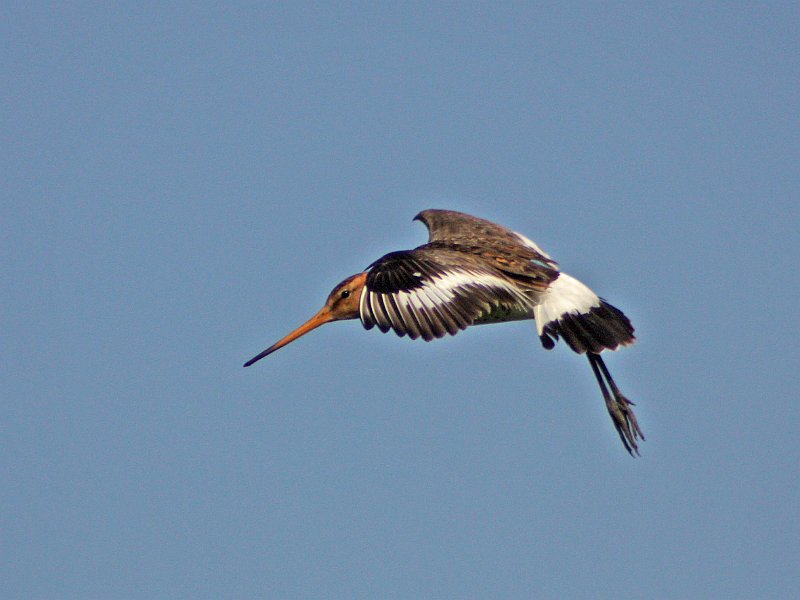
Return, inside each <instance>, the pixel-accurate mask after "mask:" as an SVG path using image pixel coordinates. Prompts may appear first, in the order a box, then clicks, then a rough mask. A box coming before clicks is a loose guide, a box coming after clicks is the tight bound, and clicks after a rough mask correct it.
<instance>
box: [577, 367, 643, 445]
mask: <svg viewBox="0 0 800 600" xmlns="http://www.w3.org/2000/svg"><path fill="white" fill-rule="evenodd" d="M586 356H587V357H588V358H589V364H591V365H592V371H594V376H595V378H597V383H598V384H599V385H600V391H601V392H603V399H604V400H605V402H606V408H607V409H608V414H609V415H611V420H612V421H613V422H614V427H615V428H616V429H617V433H618V434H619V438H620V439H621V440H622V443H623V445H624V446H625V449H626V450H627V451H628V452H629V453H630V454H631V456H634V455H637V454H639V447H638V446H637V444H636V440H637V439H641V440H644V434H643V433H642V430H641V429H640V428H639V423H637V422H636V415H635V414H633V408H631V407H632V406H633V402H631V401H630V400H628V399H627V398H626V397H625V396H623V395H622V392H620V391H619V388H618V387H617V384H616V383H614V379H612V377H611V373H609V372H608V368H607V367H606V364H605V362H603V359H602V358H600V355H599V354H594V353H592V352H587V353H586ZM604 377H605V381H604V379H603V378H604ZM606 381H607V382H608V387H607V386H606ZM609 387H610V388H611V391H610V392H609V389H608V388H609Z"/></svg>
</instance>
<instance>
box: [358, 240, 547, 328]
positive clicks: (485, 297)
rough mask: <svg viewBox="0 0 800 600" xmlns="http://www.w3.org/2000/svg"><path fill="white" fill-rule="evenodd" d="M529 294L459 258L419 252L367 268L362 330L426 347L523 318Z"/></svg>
mask: <svg viewBox="0 0 800 600" xmlns="http://www.w3.org/2000/svg"><path fill="white" fill-rule="evenodd" d="M535 293H536V292H535V290H534V289H533V288H532V289H531V290H530V292H528V291H526V290H524V289H522V288H520V286H519V285H518V284H517V283H516V282H514V281H512V280H510V279H509V278H508V277H506V276H504V275H503V274H502V273H500V272H498V271H495V270H493V269H491V268H488V267H483V266H481V264H480V262H479V261H475V260H474V259H472V260H471V259H470V258H469V257H464V255H463V254H461V253H458V252H455V251H452V250H441V249H439V250H432V249H430V248H427V247H424V248H419V249H416V250H408V251H401V252H392V253H391V254H387V255H386V256H384V257H383V258H381V259H379V260H377V261H375V262H374V263H372V264H371V265H370V266H369V267H368V271H367V281H366V284H365V286H364V291H363V292H362V296H361V302H360V307H359V308H360V316H361V321H362V323H363V324H364V327H365V328H367V329H371V328H372V327H374V326H377V327H378V328H379V329H380V330H381V331H383V332H384V333H385V332H387V331H389V330H390V329H391V330H394V332H395V333H396V334H397V335H399V336H404V335H408V336H409V337H410V338H411V339H416V338H418V337H421V338H423V339H424V340H425V341H430V340H432V339H435V338H440V337H443V336H445V335H447V334H450V335H455V334H456V333H458V332H459V331H461V330H462V329H466V328H467V327H469V326H470V325H473V324H475V323H480V322H489V321H491V320H492V318H493V315H503V317H504V320H505V319H507V318H508V316H509V315H512V316H516V318H529V317H530V316H531V314H532V310H533V304H534V298H535Z"/></svg>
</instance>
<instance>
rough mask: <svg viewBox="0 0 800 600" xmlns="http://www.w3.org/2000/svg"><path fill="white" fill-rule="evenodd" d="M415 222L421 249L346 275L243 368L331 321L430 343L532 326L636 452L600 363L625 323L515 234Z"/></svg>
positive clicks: (629, 330)
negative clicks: (583, 362)
mask: <svg viewBox="0 0 800 600" xmlns="http://www.w3.org/2000/svg"><path fill="white" fill-rule="evenodd" d="M414 220H416V221H421V222H422V223H424V224H425V226H426V227H427V228H428V232H429V239H428V243H427V244H423V245H422V246H419V247H417V248H414V249H413V250H400V251H398V252H390V253H389V254H387V255H385V256H383V257H381V258H379V259H378V260H376V261H375V262H373V263H372V264H371V265H369V266H368V267H367V268H366V270H365V271H363V272H361V273H356V274H355V275H351V276H350V277H348V278H347V279H345V280H344V281H342V282H341V283H340V284H339V285H337V286H336V287H335V288H333V291H332V292H331V293H330V295H329V296H328V299H327V301H326V302H325V306H323V307H322V309H321V310H320V311H319V312H318V313H317V314H315V315H314V316H313V317H311V319H309V320H308V321H307V322H306V323H305V324H303V325H301V326H300V327H298V328H297V329H295V330H294V331H292V332H291V333H290V334H288V335H287V336H286V337H284V338H282V339H281V340H279V341H277V342H276V343H275V344H273V345H272V346H270V347H269V348H267V349H266V350H264V351H263V352H261V353H260V354H258V355H256V356H255V357H253V358H251V359H250V360H248V361H247V362H246V363H245V364H244V366H245V367H249V366H250V365H252V364H253V363H255V362H256V361H259V360H261V359H262V358H264V357H265V356H267V355H269V354H271V353H273V352H275V351H276V350H278V349H279V348H282V347H283V346H285V345H287V344H289V343H290V342H292V341H294V340H296V339H297V338H299V337H300V336H302V335H305V334H306V333H308V332H309V331H311V330H313V329H315V328H317V327H319V326H320V325H323V324H325V323H329V322H331V321H341V320H345V319H361V323H362V324H363V325H364V328H365V329H372V328H373V327H376V326H377V327H378V329H380V330H381V331H382V332H384V333H386V332H388V331H389V330H393V331H394V332H395V333H396V334H397V335H398V336H401V337H402V336H405V335H407V336H409V337H410V338H411V339H418V338H422V339H423V340H425V341H426V342H429V341H431V340H433V339H437V338H441V337H444V336H445V335H448V334H449V335H455V334H457V333H458V332H459V331H461V330H463V329H466V328H467V327H469V326H470V325H481V324H485V323H501V322H506V321H518V320H523V319H534V320H535V321H536V329H537V333H538V335H539V340H540V341H541V343H542V346H544V348H546V349H547V350H551V349H553V348H554V347H555V344H556V341H558V340H559V339H563V340H564V342H566V344H567V345H568V346H569V347H570V348H571V349H572V350H573V351H575V352H576V353H578V354H586V356H587V358H588V359H589V364H590V365H591V367H592V371H593V373H594V376H595V378H596V379H597V383H598V385H599V386H600V391H601V393H602V394H603V399H604V400H605V404H606V408H607V409H608V413H609V415H611V420H612V421H613V423H614V427H615V428H616V430H617V433H618V434H619V437H620V439H621V440H622V443H623V445H624V446H625V449H626V450H627V451H628V452H629V453H630V454H631V455H634V454H638V453H639V448H638V445H637V443H636V442H637V440H644V435H643V434H642V430H641V429H640V427H639V424H638V423H637V422H636V416H635V415H634V413H633V408H632V407H633V403H632V402H631V401H630V400H628V399H627V398H626V397H625V396H623V395H622V393H621V392H620V391H619V388H618V387H617V385H616V383H614V379H612V377H611V374H610V373H609V371H608V368H607V367H606V364H605V362H603V359H602V357H601V356H600V354H601V352H603V351H604V350H616V349H617V348H619V347H620V346H628V345H630V344H633V343H634V341H635V339H636V338H635V337H634V334H633V333H634V329H633V325H631V322H630V320H629V319H628V317H626V316H625V315H624V314H623V313H622V311H620V310H619V309H617V308H615V307H614V306H612V305H611V304H609V303H608V302H606V301H605V300H604V299H603V298H600V297H599V296H597V294H595V293H594V292H593V291H592V290H591V289H589V288H588V287H587V286H586V285H584V284H583V283H581V282H580V281H578V280H577V279H575V278H574V277H571V276H570V275H567V274H566V273H562V272H561V271H560V270H559V265H558V263H556V262H555V261H554V260H553V259H552V258H550V256H549V255H548V254H547V253H545V252H544V251H543V250H542V249H541V248H540V247H539V246H537V245H536V244H535V243H534V242H533V241H531V240H530V239H528V238H527V237H525V236H524V235H522V234H519V233H516V232H514V231H511V230H510V229H506V228H505V227H502V226H500V225H497V224H495V223H492V222H490V221H487V220H485V219H480V218H478V217H473V216H471V215H467V214H464V213H460V212H456V211H452V210H437V209H430V210H424V211H422V212H421V213H419V214H418V215H417V216H416V217H414Z"/></svg>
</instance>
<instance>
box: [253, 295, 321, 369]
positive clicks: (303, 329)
mask: <svg viewBox="0 0 800 600" xmlns="http://www.w3.org/2000/svg"><path fill="white" fill-rule="evenodd" d="M333 320H335V319H334V316H333V315H332V314H331V311H330V309H328V307H327V306H323V307H322V310H321V311H319V312H318V313H317V314H315V315H314V316H313V317H311V318H310V319H309V320H308V321H307V322H306V323H304V324H303V325H300V327H298V328H297V329H295V330H294V331H293V332H292V333H290V334H289V335H287V336H286V337H285V338H283V339H281V340H279V341H277V342H275V343H274V344H272V346H270V347H269V348H267V349H266V350H264V351H263V352H261V353H260V354H258V355H256V356H254V357H253V358H251V359H250V360H248V361H247V362H246V363H244V366H245V367H249V366H250V365H252V364H253V363H254V362H258V361H259V360H261V359H262V358H264V357H265V356H267V355H269V354H272V353H273V352H275V350H278V349H280V348H283V347H284V346H285V345H286V344H289V343H290V342H293V341H295V340H296V339H297V338H299V337H300V336H301V335H305V334H307V333H308V332H309V331H311V330H312V329H316V328H317V327H319V326H320V325H324V324H325V323H329V322H331V321H333Z"/></svg>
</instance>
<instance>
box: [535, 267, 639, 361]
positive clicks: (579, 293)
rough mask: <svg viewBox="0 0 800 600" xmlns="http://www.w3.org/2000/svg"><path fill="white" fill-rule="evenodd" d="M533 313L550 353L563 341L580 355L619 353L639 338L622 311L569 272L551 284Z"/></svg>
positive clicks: (544, 344)
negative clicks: (611, 351) (559, 340)
mask: <svg viewBox="0 0 800 600" xmlns="http://www.w3.org/2000/svg"><path fill="white" fill-rule="evenodd" d="M533 312H534V317H535V319H536V327H537V329H538V333H539V339H540V340H541V342H542V346H544V347H545V348H547V349H548V350H550V349H552V348H553V347H554V346H555V344H556V341H557V340H558V339H559V338H564V341H565V342H566V343H567V345H568V346H569V347H570V348H572V350H574V351H575V352H577V353H578V354H583V353H585V352H590V353H593V354H599V353H600V352H602V351H603V350H616V349H617V348H618V347H619V346H628V345H630V344H632V343H633V342H634V341H635V339H636V338H635V337H634V335H633V325H631V322H630V320H629V319H628V317H626V316H625V315H624V314H623V313H622V311H621V310H619V309H618V308H616V307H614V306H611V305H610V304H609V303H608V302H606V301H605V300H603V299H602V298H600V297H598V296H597V294H595V293H594V292H593V291H592V290H590V289H589V288H588V287H587V286H586V285H584V284H583V283H581V282H580V281H578V280H577V279H575V278H574V277H570V276H569V275H567V274H566V273H561V274H559V276H558V279H556V280H555V281H554V282H553V283H551V284H550V286H549V287H548V288H547V290H546V291H545V292H544V293H543V294H542V297H541V298H540V301H539V304H538V305H537V306H536V307H534V309H533Z"/></svg>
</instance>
